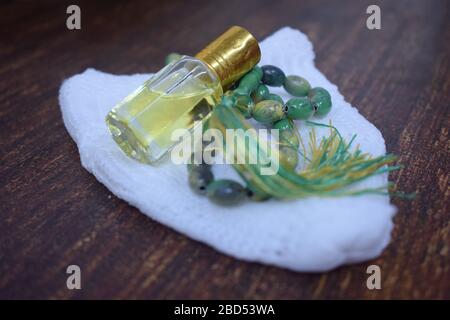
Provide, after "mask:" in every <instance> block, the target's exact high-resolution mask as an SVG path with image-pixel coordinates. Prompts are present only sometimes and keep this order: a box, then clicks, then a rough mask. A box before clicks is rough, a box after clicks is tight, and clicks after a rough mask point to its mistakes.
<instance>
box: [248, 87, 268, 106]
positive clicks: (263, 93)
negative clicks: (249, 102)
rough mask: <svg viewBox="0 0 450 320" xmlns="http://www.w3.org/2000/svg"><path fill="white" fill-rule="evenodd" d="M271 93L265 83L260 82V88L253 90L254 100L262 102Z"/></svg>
mask: <svg viewBox="0 0 450 320" xmlns="http://www.w3.org/2000/svg"><path fill="white" fill-rule="evenodd" d="M269 93H270V92H269V89H268V88H267V87H266V86H265V85H263V84H260V85H259V86H258V88H256V90H255V91H253V93H252V98H253V101H254V102H255V103H258V102H260V101H262V100H266V98H267V96H268V95H269Z"/></svg>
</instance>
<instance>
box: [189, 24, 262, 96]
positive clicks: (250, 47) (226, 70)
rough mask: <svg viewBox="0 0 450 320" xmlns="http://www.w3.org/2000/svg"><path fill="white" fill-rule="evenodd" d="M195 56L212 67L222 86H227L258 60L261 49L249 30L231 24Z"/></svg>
mask: <svg viewBox="0 0 450 320" xmlns="http://www.w3.org/2000/svg"><path fill="white" fill-rule="evenodd" d="M196 58H198V59H200V60H202V61H203V62H205V63H206V64H207V65H208V66H209V67H210V68H211V69H213V70H214V71H215V72H216V74H217V76H218V77H219V79H220V83H221V84H222V87H223V88H228V86H230V85H231V84H232V83H233V82H235V81H236V80H237V79H239V78H240V77H242V76H243V75H244V74H246V73H247V72H248V71H250V70H251V69H252V68H253V67H254V66H255V65H256V64H257V63H258V62H259V59H260V58H261V50H260V49H259V45H258V41H256V39H255V37H253V36H252V34H251V33H250V32H248V31H247V30H245V29H244V28H241V27H238V26H233V27H231V28H230V29H228V30H227V31H225V33H223V34H222V35H221V36H219V37H218V38H217V39H216V40H214V41H213V42H211V43H210V44H209V45H208V46H207V47H206V48H205V49H203V50H202V51H200V52H199V53H197V55H196Z"/></svg>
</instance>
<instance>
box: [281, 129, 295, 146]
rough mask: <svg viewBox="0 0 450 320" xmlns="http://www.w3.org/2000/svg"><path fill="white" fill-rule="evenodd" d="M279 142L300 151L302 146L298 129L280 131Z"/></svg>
mask: <svg viewBox="0 0 450 320" xmlns="http://www.w3.org/2000/svg"><path fill="white" fill-rule="evenodd" d="M279 141H280V144H281V145H285V146H288V147H289V146H290V147H292V148H295V149H298V146H299V144H300V139H299V135H298V131H297V128H295V129H286V130H280V132H279Z"/></svg>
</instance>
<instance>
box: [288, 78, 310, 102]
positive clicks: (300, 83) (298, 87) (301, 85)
mask: <svg viewBox="0 0 450 320" xmlns="http://www.w3.org/2000/svg"><path fill="white" fill-rule="evenodd" d="M283 86H284V89H285V90H286V91H287V92H288V93H290V94H292V95H293V96H296V97H304V96H307V95H308V92H309V90H310V89H311V85H310V84H309V82H308V81H307V80H306V79H304V78H302V77H299V76H288V77H286V80H284V85H283Z"/></svg>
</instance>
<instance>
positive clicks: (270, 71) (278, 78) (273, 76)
mask: <svg viewBox="0 0 450 320" xmlns="http://www.w3.org/2000/svg"><path fill="white" fill-rule="evenodd" d="M261 69H262V71H263V77H262V82H263V83H264V84H266V85H268V86H271V87H280V86H282V85H283V83H284V79H286V76H285V75H284V72H283V71H282V70H281V69H280V68H278V67H275V66H272V65H267V66H263V67H261Z"/></svg>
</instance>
